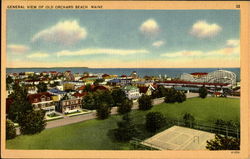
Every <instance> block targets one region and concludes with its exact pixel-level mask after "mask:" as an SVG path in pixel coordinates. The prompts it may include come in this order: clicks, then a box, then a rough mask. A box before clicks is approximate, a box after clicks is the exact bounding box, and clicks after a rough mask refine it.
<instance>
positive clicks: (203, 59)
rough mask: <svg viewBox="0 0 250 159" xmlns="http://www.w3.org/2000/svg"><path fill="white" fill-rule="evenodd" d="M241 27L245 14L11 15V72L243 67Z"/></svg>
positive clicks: (114, 12) (100, 12)
mask: <svg viewBox="0 0 250 159" xmlns="http://www.w3.org/2000/svg"><path fill="white" fill-rule="evenodd" d="M239 26H240V12H239V10H8V11H7V66H8V67H38V66H41V65H45V66H65V65H71V64H72V65H73V66H86V67H106V68H109V67H183V64H184V67H188V66H190V65H191V64H193V65H194V66H193V67H206V65H208V64H209V63H211V65H210V66H207V67H217V66H218V65H220V64H221V67H237V66H239V54H240V53H239V39H240V37H239V31H240V28H239ZM211 61H214V62H211ZM185 64H186V65H188V66H186V65H185Z"/></svg>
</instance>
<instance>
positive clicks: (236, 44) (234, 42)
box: [227, 39, 240, 47]
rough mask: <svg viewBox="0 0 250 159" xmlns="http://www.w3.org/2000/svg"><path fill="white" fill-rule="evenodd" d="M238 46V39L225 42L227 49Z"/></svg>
mask: <svg viewBox="0 0 250 159" xmlns="http://www.w3.org/2000/svg"><path fill="white" fill-rule="evenodd" d="M239 45H240V41H239V40H238V39H230V40H227V46H228V47H236V46H239Z"/></svg>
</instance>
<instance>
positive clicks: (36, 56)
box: [27, 52, 49, 58]
mask: <svg viewBox="0 0 250 159" xmlns="http://www.w3.org/2000/svg"><path fill="white" fill-rule="evenodd" d="M48 56H49V54H47V53H42V52H37V53H33V54H30V55H28V56H27V57H28V58H45V57H48Z"/></svg>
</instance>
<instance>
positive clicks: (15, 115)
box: [8, 83, 33, 123]
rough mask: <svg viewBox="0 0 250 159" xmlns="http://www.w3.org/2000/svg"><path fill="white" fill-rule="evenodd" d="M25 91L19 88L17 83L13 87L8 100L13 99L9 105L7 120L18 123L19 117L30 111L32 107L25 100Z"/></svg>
mask: <svg viewBox="0 0 250 159" xmlns="http://www.w3.org/2000/svg"><path fill="white" fill-rule="evenodd" d="M27 94H28V93H27V89H26V88H25V87H21V86H20V85H19V84H18V83H15V84H14V86H13V93H12V94H11V95H10V98H13V103H12V104H10V107H9V111H8V118H9V119H10V120H12V121H13V122H17V123H19V120H20V116H21V115H22V114H24V113H26V112H29V111H32V110H33V106H32V105H31V103H29V101H28V98H27Z"/></svg>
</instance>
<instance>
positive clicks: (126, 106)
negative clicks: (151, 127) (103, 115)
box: [117, 99, 133, 114]
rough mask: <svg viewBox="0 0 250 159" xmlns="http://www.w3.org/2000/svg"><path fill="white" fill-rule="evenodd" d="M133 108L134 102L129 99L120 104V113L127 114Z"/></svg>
mask: <svg viewBox="0 0 250 159" xmlns="http://www.w3.org/2000/svg"><path fill="white" fill-rule="evenodd" d="M132 106H133V102H132V101H131V100H129V99H125V100H123V101H122V103H121V104H118V110H117V111H118V113H119V114H125V113H128V112H130V111H131V108H132Z"/></svg>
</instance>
